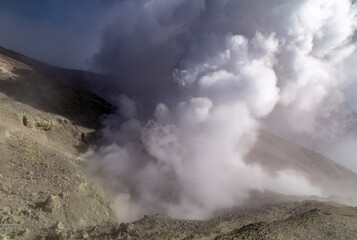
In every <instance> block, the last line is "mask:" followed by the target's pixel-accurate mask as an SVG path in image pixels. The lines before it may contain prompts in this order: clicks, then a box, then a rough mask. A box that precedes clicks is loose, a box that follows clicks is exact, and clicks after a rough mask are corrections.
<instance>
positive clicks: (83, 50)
mask: <svg viewBox="0 0 357 240" xmlns="http://www.w3.org/2000/svg"><path fill="white" fill-rule="evenodd" d="M117 2H118V1H115V0H91V1H88V0H75V1H73V0H34V1H28V0H2V1H0V33H1V34H0V45H1V46H4V47H7V48H10V49H12V50H15V51H18V52H21V53H23V54H25V55H28V56H31V57H33V58H36V59H39V60H42V61H45V62H48V63H51V64H54V65H57V66H62V67H68V68H81V69H87V68H88V66H87V65H86V63H85V61H86V60H87V59H89V58H90V56H91V55H92V54H93V53H94V52H95V51H96V50H97V49H98V48H99V45H100V40H101V32H102V30H103V29H104V27H105V25H106V23H107V22H108V21H109V19H110V16H111V15H114V14H115V6H116V3H117Z"/></svg>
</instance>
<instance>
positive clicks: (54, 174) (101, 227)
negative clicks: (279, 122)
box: [0, 47, 357, 239]
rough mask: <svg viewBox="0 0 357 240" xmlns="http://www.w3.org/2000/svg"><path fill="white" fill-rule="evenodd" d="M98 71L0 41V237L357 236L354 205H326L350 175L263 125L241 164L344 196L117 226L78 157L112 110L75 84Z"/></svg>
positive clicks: (346, 187) (259, 201)
mask: <svg viewBox="0 0 357 240" xmlns="http://www.w3.org/2000/svg"><path fill="white" fill-rule="evenodd" d="M101 78H102V76H100V75H97V74H92V73H86V72H81V71H75V70H66V69H60V68H56V67H52V66H49V65H46V64H44V63H41V62H38V61H36V60H32V59H30V58H27V57H25V56H22V55H20V54H17V53H15V52H12V51H10V50H7V49H5V48H1V47H0V166H1V167H0V239H303V238H305V239H357V208H354V207H349V206H344V205H339V204H336V203H332V202H327V201H328V200H339V201H340V202H345V203H348V204H351V203H353V198H356V194H357V190H356V189H357V176H356V174H355V173H353V172H351V171H349V170H348V169H346V168H343V167H341V166H340V165H338V164H336V163H334V162H332V161H330V160H329V159H326V158H325V157H323V156H321V155H320V154H318V153H314V152H312V151H310V150H307V149H305V148H302V147H300V146H297V145H295V144H293V143H290V142H288V141H286V140H284V139H281V138H279V137H277V136H275V135H273V134H271V133H269V132H266V131H263V132H262V134H261V136H260V141H259V142H258V144H257V145H256V147H255V148H254V150H253V151H252V153H251V154H250V155H249V156H248V159H247V162H248V163H256V162H259V163H260V164H262V165H263V166H264V167H265V168H267V169H270V171H271V172H272V174H274V171H276V169H286V168H291V169H294V170H296V171H299V172H301V173H303V174H304V175H305V177H307V178H308V179H309V180H310V181H311V182H312V183H314V184H316V185H319V186H321V187H322V188H323V190H324V192H325V193H326V195H327V196H329V195H336V196H343V197H344V198H340V197H332V198H330V199H318V200H319V201H315V200H311V199H310V200H308V201H302V200H303V199H298V198H293V197H290V196H282V195H278V194H275V193H271V192H264V193H260V192H257V193H252V198H251V199H249V203H250V204H249V206H250V207H249V208H240V209H231V210H229V214H230V215H227V214H224V216H222V217H218V218H215V219H212V220H209V221H185V220H175V219H171V218H169V217H167V216H162V215H154V216H146V217H144V218H143V219H141V220H139V221H136V222H134V223H127V224H124V223H122V224H120V223H119V222H118V220H117V219H116V217H115V213H114V212H115V211H114V209H112V207H111V203H110V198H109V197H108V195H106V194H105V193H104V192H103V190H101V189H100V188H99V187H98V186H97V185H96V184H95V183H94V182H92V181H91V179H93V178H92V177H91V176H90V170H89V169H88V168H87V167H86V161H85V159H82V158H80V157H79V156H80V154H81V152H83V151H85V149H86V148H87V147H88V144H90V143H91V142H92V141H94V140H95V138H96V135H97V130H98V129H99V128H100V121H99V119H100V117H101V116H102V117H103V115H104V116H105V115H106V114H109V113H111V112H112V111H113V107H112V106H111V105H110V104H108V103H107V102H105V101H104V100H103V99H101V98H100V97H98V96H97V95H95V94H93V93H91V92H89V91H88V90H85V88H84V87H83V86H84V85H85V83H86V81H87V80H86V79H88V81H89V83H90V82H91V81H94V79H95V80H98V79H101ZM88 86H89V87H90V84H89V85H88ZM346 193H347V194H346ZM348 197H350V199H349V198H348ZM297 200H299V201H297ZM252 203H256V204H252Z"/></svg>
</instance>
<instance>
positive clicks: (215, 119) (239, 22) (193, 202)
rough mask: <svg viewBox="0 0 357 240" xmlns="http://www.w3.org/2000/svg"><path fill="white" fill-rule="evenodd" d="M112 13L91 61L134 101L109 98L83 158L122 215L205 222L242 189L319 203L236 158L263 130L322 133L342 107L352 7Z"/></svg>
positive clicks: (306, 187) (195, 4)
mask: <svg viewBox="0 0 357 240" xmlns="http://www.w3.org/2000/svg"><path fill="white" fill-rule="evenodd" d="M118 9H120V10H119V12H118V18H117V20H116V21H115V22H113V23H112V24H111V25H110V26H108V28H107V30H106V32H105V35H104V38H103V46H102V48H101V51H100V52H99V53H97V54H96V55H95V56H94V57H93V63H94V66H95V67H97V68H99V69H101V70H102V71H105V72H107V73H111V74H113V75H115V76H117V78H118V79H120V81H119V83H118V88H119V87H120V88H121V89H125V91H126V93H127V94H129V95H130V96H134V97H135V98H133V99H137V100H139V102H136V101H133V100H132V99H131V98H129V97H127V96H125V95H119V96H117V97H115V98H114V99H113V101H114V102H115V103H116V104H117V105H118V109H119V110H118V112H117V113H115V114H113V115H112V116H109V117H108V118H107V119H106V120H105V121H104V124H105V128H104V129H103V139H102V140H101V145H100V146H98V147H93V148H92V149H91V150H90V151H89V152H88V153H87V157H89V158H92V159H94V160H95V161H94V162H95V165H96V166H97V167H98V169H100V171H101V172H103V173H104V174H103V175H105V178H106V183H107V184H109V185H110V186H111V188H112V189H115V191H116V192H117V195H118V196H117V199H118V203H119V204H118V206H119V207H120V206H124V207H123V208H119V209H118V212H119V214H121V215H120V217H122V218H127V219H133V218H137V217H140V216H142V215H143V214H146V213H152V212H161V213H167V214H169V215H171V216H173V217H180V218H208V217H211V216H212V214H214V212H215V211H217V210H220V209H224V208H229V207H234V206H237V205H239V203H241V202H243V201H244V200H245V199H246V198H247V197H248V196H249V191H250V190H263V189H269V190H273V191H275V192H279V193H285V194H293V195H322V194H324V192H323V191H322V190H321V189H320V188H319V187H318V186H312V185H311V184H309V182H308V181H307V180H306V179H304V178H303V177H302V176H301V175H299V173H298V172H294V171H292V170H285V171H280V172H278V173H277V174H276V175H274V176H272V175H271V174H269V173H268V172H266V171H264V169H263V168H262V167H260V166H259V165H248V164H246V163H245V161H244V157H245V155H246V154H247V153H248V152H249V151H250V150H251V148H252V147H253V145H254V143H255V141H256V138H257V136H258V132H259V128H260V127H261V125H262V124H265V125H266V126H267V127H269V128H272V129H274V128H275V127H276V123H277V122H278V123H279V126H280V128H281V129H283V130H286V129H291V130H289V131H290V132H289V133H291V134H295V133H303V134H308V135H320V134H321V132H319V128H318V127H317V126H319V125H320V124H321V121H325V119H327V117H326V116H329V115H331V114H333V113H334V110H335V109H336V108H338V107H339V106H340V105H341V104H342V103H343V99H344V94H343V91H342V88H343V86H345V85H346V83H347V82H348V81H347V79H346V77H345V75H344V74H343V69H344V68H343V66H344V65H343V64H344V61H345V59H346V58H348V57H349V56H350V55H351V54H354V51H355V46H354V44H353V43H352V37H353V34H354V31H355V28H356V6H355V5H352V3H351V2H350V1H348V0H303V1H301V0H299V1H288V2H287V1H283V0H269V1H260V0H249V1H248V0H242V1H234V0H219V1H218V0H206V1H204V0H197V1H191V0H175V1H167V0H149V1H147V0H146V1H142V0H135V1H124V2H123V3H122V4H121V7H120V8H118ZM138 106H140V107H138ZM322 106H327V107H322ZM141 109H146V110H145V111H142V110H141ZM150 112H151V113H150ZM307 113H308V114H307ZM147 116H149V117H147ZM331 134H334V132H333V131H332V133H331ZM291 186H294V188H291Z"/></svg>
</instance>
